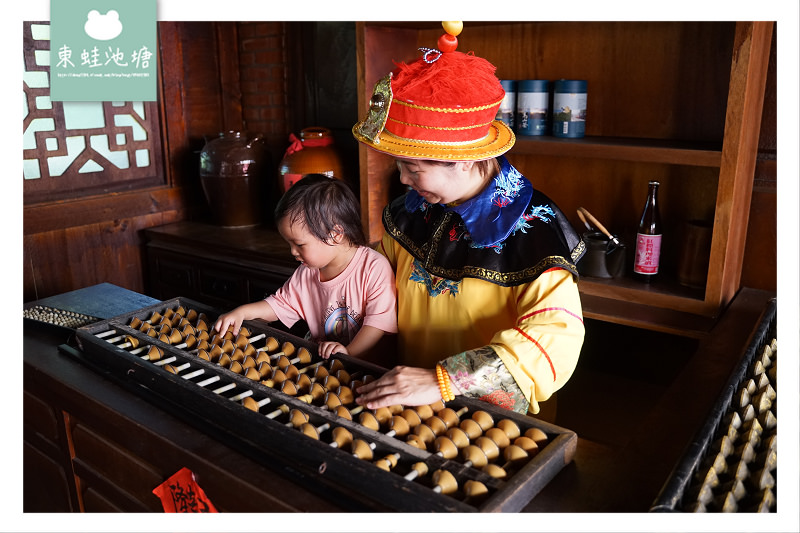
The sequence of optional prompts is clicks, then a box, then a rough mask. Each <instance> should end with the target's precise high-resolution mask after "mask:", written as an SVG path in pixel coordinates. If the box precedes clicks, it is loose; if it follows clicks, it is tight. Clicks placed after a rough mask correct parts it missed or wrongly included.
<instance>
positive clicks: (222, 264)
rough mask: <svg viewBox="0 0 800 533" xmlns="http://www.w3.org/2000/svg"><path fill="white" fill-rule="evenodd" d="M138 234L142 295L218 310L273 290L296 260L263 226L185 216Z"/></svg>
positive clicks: (292, 268) (281, 282) (279, 239)
mask: <svg viewBox="0 0 800 533" xmlns="http://www.w3.org/2000/svg"><path fill="white" fill-rule="evenodd" d="M144 234H145V238H146V247H147V273H148V278H147V281H148V286H149V287H148V294H149V295H150V296H153V297H155V298H159V299H161V300H165V299H169V298H174V297H176V296H184V297H186V298H191V299H194V300H197V301H202V302H208V304H209V305H211V306H214V307H218V308H219V309H220V310H223V311H224V310H227V309H230V308H232V307H234V306H237V305H241V304H244V303H248V302H252V301H255V300H259V299H262V298H264V297H265V296H266V295H268V294H271V293H273V292H275V291H276V290H277V289H278V288H279V287H280V286H281V285H283V284H284V282H285V281H286V280H287V279H289V277H290V276H291V275H292V273H293V272H294V270H295V268H297V264H298V263H297V261H295V260H294V258H293V257H292V255H291V254H290V253H289V246H288V245H287V244H286V243H285V242H284V240H283V239H282V238H281V236H280V235H279V234H278V232H277V231H276V230H274V229H272V228H268V227H252V228H223V227H221V226H216V225H213V224H208V223H202V222H189V221H185V222H177V223H174V224H167V225H164V226H157V227H153V228H148V229H147V230H145V231H144Z"/></svg>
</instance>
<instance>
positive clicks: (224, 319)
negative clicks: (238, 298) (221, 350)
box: [214, 307, 244, 337]
mask: <svg viewBox="0 0 800 533" xmlns="http://www.w3.org/2000/svg"><path fill="white" fill-rule="evenodd" d="M243 321H244V313H242V312H241V311H240V309H239V308H238V307H237V308H236V309H234V310H233V311H231V312H229V313H225V314H224V315H221V316H220V317H219V318H218V319H217V321H216V322H215V323H214V329H215V330H216V331H217V332H218V333H219V334H220V335H221V334H223V333H225V332H226V331H228V328H229V327H231V326H233V335H234V337H235V336H236V335H238V334H239V329H240V328H241V327H242V322H243Z"/></svg>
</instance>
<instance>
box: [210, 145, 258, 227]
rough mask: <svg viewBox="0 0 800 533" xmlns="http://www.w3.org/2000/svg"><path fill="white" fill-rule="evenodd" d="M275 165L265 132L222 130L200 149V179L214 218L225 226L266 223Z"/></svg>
mask: <svg viewBox="0 0 800 533" xmlns="http://www.w3.org/2000/svg"><path fill="white" fill-rule="evenodd" d="M271 167H272V163H271V161H270V155H269V152H267V149H266V145H265V143H264V139H263V136H262V135H260V134H259V135H255V136H253V137H252V138H250V137H249V136H248V135H247V134H245V133H242V132H239V131H228V132H225V133H220V134H219V137H217V138H215V139H212V140H210V141H208V142H207V143H206V145H205V146H204V147H203V150H202V151H201V152H200V181H201V182H202V185H203V192H204V193H205V195H206V200H208V205H209V207H210V208H211V211H212V213H213V215H214V220H215V221H216V222H217V223H218V224H220V225H221V226H225V227H246V226H255V225H258V224H260V223H261V222H262V216H261V215H262V212H263V211H264V210H265V209H264V208H265V206H266V200H267V197H266V195H267V191H268V188H267V180H268V179H269V171H270V168H271Z"/></svg>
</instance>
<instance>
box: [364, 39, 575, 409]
mask: <svg viewBox="0 0 800 533" xmlns="http://www.w3.org/2000/svg"><path fill="white" fill-rule="evenodd" d="M446 29H447V27H446ZM450 33H452V35H449V36H448V35H445V36H443V37H442V39H440V40H439V48H440V50H431V49H421V50H422V51H423V52H424V54H423V57H422V58H421V59H419V60H417V61H414V62H412V63H410V64H399V65H397V69H396V70H395V71H394V72H392V73H391V74H390V75H388V76H386V77H385V78H383V79H382V80H380V81H379V82H378V83H377V84H376V86H375V91H374V93H373V96H372V99H371V101H370V109H369V112H368V115H367V117H366V118H365V119H364V120H363V121H361V122H359V123H358V124H356V125H355V126H354V127H353V134H354V136H355V137H356V139H357V140H358V141H359V142H362V143H364V144H365V145H367V146H369V147H370V148H372V149H375V150H378V151H381V152H383V153H386V154H389V155H392V156H394V157H395V159H396V161H397V167H398V170H399V171H400V181H401V182H402V183H403V184H404V185H406V186H407V187H408V188H409V190H408V192H407V193H406V194H405V195H404V196H402V197H400V198H398V199H396V200H394V201H393V202H392V203H391V204H390V205H388V206H387V207H386V209H385V210H384V215H383V222H384V228H385V230H386V231H385V234H384V236H383V239H382V241H381V243H380V247H379V251H381V252H382V253H383V254H384V255H386V257H387V258H388V259H389V262H390V263H391V264H392V266H393V268H394V270H395V279H396V284H397V299H398V329H399V334H398V357H399V362H400V363H401V366H397V367H395V368H393V369H392V370H391V371H389V372H387V373H386V374H385V375H384V376H382V377H381V378H380V379H378V380H376V381H374V382H372V383H370V384H368V385H364V386H362V387H361V388H360V389H359V390H358V391H357V392H358V393H359V397H358V402H359V403H360V404H362V405H364V406H365V407H367V408H370V409H375V408H378V407H381V406H387V405H392V404H403V405H422V404H427V403H433V402H435V401H437V400H440V399H444V400H449V399H452V398H453V397H454V396H457V395H461V394H463V395H466V396H469V397H473V398H479V399H482V400H485V401H489V402H491V403H494V404H497V405H501V406H504V407H507V408H509V409H513V410H514V411H517V412H520V413H527V412H530V413H532V414H537V413H539V412H540V403H542V402H544V401H545V400H547V399H548V398H550V397H551V396H552V395H553V393H554V392H555V391H556V390H558V389H559V388H561V387H562V386H563V385H564V384H565V383H566V382H567V380H568V379H569V378H570V376H571V375H572V372H573V370H574V369H575V365H576V364H577V360H578V356H579V354H580V349H581V346H582V344H583V336H584V327H583V319H582V311H581V303H580V297H579V294H578V289H577V275H578V274H577V269H576V267H575V263H576V262H577V261H578V259H579V258H580V257H581V255H582V254H583V251H584V246H583V242H582V241H581V240H580V238H579V236H578V235H577V233H576V232H575V231H574V229H573V228H572V227H571V225H570V224H569V222H568V220H567V219H566V217H565V216H564V215H563V214H562V213H561V211H560V210H559V209H558V207H557V206H556V205H555V204H554V203H553V202H552V201H550V200H549V199H548V198H547V197H546V196H545V195H543V194H542V193H540V192H539V191H536V190H535V189H534V188H533V186H532V185H531V183H530V182H529V181H528V180H527V179H526V178H525V177H524V176H522V174H520V173H519V172H518V171H517V170H516V169H515V168H514V167H513V166H512V165H511V164H510V163H509V162H508V160H506V158H505V157H503V156H502V154H504V153H505V152H507V151H508V150H509V149H510V148H511V147H512V146H513V144H514V134H513V132H512V131H511V130H510V129H509V128H508V127H507V126H506V125H505V124H503V123H502V122H500V121H496V120H494V117H495V116H496V113H497V109H498V108H499V106H500V103H501V102H502V100H503V96H504V94H505V93H504V91H503V89H502V86H501V84H500V82H499V80H498V79H497V78H496V77H495V75H494V71H495V67H494V66H493V65H491V63H489V62H488V61H486V60H485V59H482V58H479V57H476V56H474V55H472V54H463V53H461V52H457V51H455V48H456V46H457V41H456V39H455V35H457V32H450Z"/></svg>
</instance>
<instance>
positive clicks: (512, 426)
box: [497, 418, 520, 439]
mask: <svg viewBox="0 0 800 533" xmlns="http://www.w3.org/2000/svg"><path fill="white" fill-rule="evenodd" d="M497 427H499V428H500V429H502V430H503V431H504V432H505V434H506V436H508V438H509V439H516V438H517V437H519V436H520V432H519V426H518V425H517V424H516V422H514V421H513V420H510V419H508V418H504V419H503V420H500V421H498V422H497Z"/></svg>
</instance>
